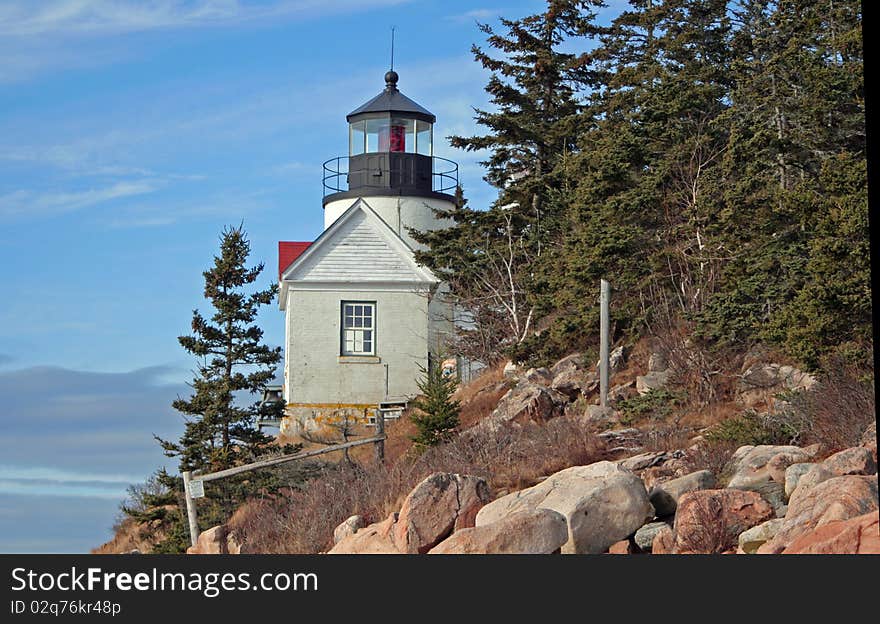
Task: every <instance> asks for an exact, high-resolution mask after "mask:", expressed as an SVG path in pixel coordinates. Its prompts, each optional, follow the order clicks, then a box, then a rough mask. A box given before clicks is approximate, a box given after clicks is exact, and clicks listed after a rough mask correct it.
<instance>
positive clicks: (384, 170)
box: [324, 70, 458, 205]
mask: <svg viewBox="0 0 880 624" xmlns="http://www.w3.org/2000/svg"><path fill="white" fill-rule="evenodd" d="M397 81H398V75H397V72H395V71H393V70H391V71H389V72H387V73H386V74H385V89H384V90H383V91H382V92H381V93H379V95H377V96H376V97H374V98H373V99H371V100H370V101H368V102H366V103H365V104H363V105H362V106H360V107H358V108H357V109H355V110H353V111H352V112H351V113H349V114H348V115H347V116H346V120H347V121H348V156H342V157H339V158H334V159H331V160H328V161H327V162H326V163H324V191H325V193H324V195H325V197H324V199H325V201H324V204H325V205H326V204H327V202H328V201H333V200H335V199H340V198H343V197H349V196H355V195H356V196H363V195H388V194H392V195H414V196H422V197H426V196H427V197H430V196H434V195H437V194H447V193H450V192H454V189H455V186H456V185H457V184H458V166H457V165H456V164H455V163H453V162H451V161H447V160H445V159H442V158H436V157H435V156H434V122H435V121H436V118H435V117H434V114H433V113H431V112H430V111H428V110H426V109H425V108H423V107H422V106H420V105H419V104H417V103H416V102H414V101H412V100H411V99H409V98H408V97H406V96H405V95H403V93H401V92H400V90H399V89H398V88H397Z"/></svg>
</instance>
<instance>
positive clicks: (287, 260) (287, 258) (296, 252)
mask: <svg viewBox="0 0 880 624" xmlns="http://www.w3.org/2000/svg"><path fill="white" fill-rule="evenodd" d="M311 244H312V243H311V242H307V243H304V242H288V241H278V279H281V274H282V273H284V269H286V268H287V267H289V266H290V265H291V264H293V261H294V260H296V259H297V258H299V257H300V256H301V255H302V253H303V252H304V251H305V250H306V249H308V248H309V245H311Z"/></svg>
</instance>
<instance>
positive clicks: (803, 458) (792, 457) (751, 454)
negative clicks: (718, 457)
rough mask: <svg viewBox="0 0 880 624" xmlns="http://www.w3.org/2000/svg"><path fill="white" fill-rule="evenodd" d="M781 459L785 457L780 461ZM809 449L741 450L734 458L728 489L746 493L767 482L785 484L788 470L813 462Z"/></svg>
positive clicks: (732, 458)
mask: <svg viewBox="0 0 880 624" xmlns="http://www.w3.org/2000/svg"><path fill="white" fill-rule="evenodd" d="M778 455H782V456H783V457H782V458H780V459H781V460H780V459H777V456H778ZM812 458H813V453H812V452H811V450H810V449H802V448H800V447H799V446H775V445H769V444H762V445H759V446H741V447H740V448H738V449H737V450H736V452H735V453H734V454H733V457H731V460H730V465H731V473H732V476H731V478H730V481H729V482H728V484H727V487H730V488H737V489H747V488H748V487H749V486H754V485H757V484H759V483H764V482H766V481H777V482H779V483H783V484H784V483H785V470H786V468H787V467H788V466H790V465H792V464H796V463H801V462H808V461H810V460H812Z"/></svg>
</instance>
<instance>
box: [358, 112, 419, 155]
mask: <svg viewBox="0 0 880 624" xmlns="http://www.w3.org/2000/svg"><path fill="white" fill-rule="evenodd" d="M348 136H349V141H348V154H349V156H358V155H360V154H364V153H370V152H408V153H410V154H423V155H425V156H431V155H432V153H433V150H432V147H433V146H432V124H430V123H428V122H426V121H418V120H415V119H407V118H405V117H392V118H387V117H385V118H376V119H366V120H361V121H355V122H352V123H351V124H350V125H349V135H348Z"/></svg>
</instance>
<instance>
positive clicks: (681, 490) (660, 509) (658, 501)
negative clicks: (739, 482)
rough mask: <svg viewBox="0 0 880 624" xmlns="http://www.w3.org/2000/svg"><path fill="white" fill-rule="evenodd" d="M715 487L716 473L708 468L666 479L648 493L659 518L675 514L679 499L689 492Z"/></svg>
mask: <svg viewBox="0 0 880 624" xmlns="http://www.w3.org/2000/svg"><path fill="white" fill-rule="evenodd" d="M714 487H715V475H713V474H712V473H711V472H709V471H708V470H699V471H697V472H692V473H690V474H688V475H685V476H683V477H679V478H677V479H671V480H669V481H664V482H663V483H660V484H659V485H656V486H654V487H653V488H651V490H650V493H649V495H648V498H649V500H650V501H651V504H652V505H653V506H654V509H655V511H656V513H657V517H658V518H662V517H664V516H671V515H673V514H675V510H676V508H677V507H678V500H679V499H680V498H681V497H682V496H683V495H684V494H685V493H687V492H693V491H695V490H710V489H712V488H714Z"/></svg>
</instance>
